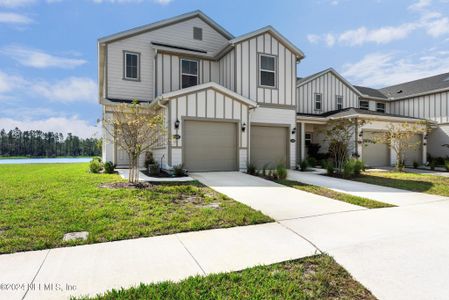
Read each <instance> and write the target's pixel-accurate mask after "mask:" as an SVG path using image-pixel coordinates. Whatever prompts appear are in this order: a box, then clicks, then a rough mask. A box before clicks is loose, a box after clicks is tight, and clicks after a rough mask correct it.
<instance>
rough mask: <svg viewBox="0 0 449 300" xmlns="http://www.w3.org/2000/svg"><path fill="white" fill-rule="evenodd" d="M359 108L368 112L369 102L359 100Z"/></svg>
mask: <svg viewBox="0 0 449 300" xmlns="http://www.w3.org/2000/svg"><path fill="white" fill-rule="evenodd" d="M359 107H360V109H365V110H369V101H366V100H360V102H359Z"/></svg>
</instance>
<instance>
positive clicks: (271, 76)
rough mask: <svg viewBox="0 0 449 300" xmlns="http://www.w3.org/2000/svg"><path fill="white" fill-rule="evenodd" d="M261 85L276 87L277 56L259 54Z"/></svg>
mask: <svg viewBox="0 0 449 300" xmlns="http://www.w3.org/2000/svg"><path fill="white" fill-rule="evenodd" d="M259 85H260V86H265V87H271V88H274V87H276V57H274V56H269V55H260V56H259Z"/></svg>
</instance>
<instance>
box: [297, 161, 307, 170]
mask: <svg viewBox="0 0 449 300" xmlns="http://www.w3.org/2000/svg"><path fill="white" fill-rule="evenodd" d="M307 167H308V164H307V160H303V161H302V162H301V163H300V164H299V169H300V170H301V172H305V171H306V170H307Z"/></svg>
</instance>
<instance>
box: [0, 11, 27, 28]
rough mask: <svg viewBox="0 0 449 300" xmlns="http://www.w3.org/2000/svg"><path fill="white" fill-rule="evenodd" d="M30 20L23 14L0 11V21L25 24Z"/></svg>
mask: <svg viewBox="0 0 449 300" xmlns="http://www.w3.org/2000/svg"><path fill="white" fill-rule="evenodd" d="M32 22H33V20H32V19H31V18H29V17H27V16H25V15H21V14H16V13H10V12H0V23H5V24H16V25H26V24H30V23H32Z"/></svg>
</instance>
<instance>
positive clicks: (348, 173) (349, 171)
mask: <svg viewBox="0 0 449 300" xmlns="http://www.w3.org/2000/svg"><path fill="white" fill-rule="evenodd" d="M354 169H355V162H354V160H347V161H346V162H345V163H344V165H343V177H344V178H351V177H352V176H354Z"/></svg>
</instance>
